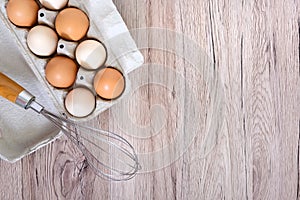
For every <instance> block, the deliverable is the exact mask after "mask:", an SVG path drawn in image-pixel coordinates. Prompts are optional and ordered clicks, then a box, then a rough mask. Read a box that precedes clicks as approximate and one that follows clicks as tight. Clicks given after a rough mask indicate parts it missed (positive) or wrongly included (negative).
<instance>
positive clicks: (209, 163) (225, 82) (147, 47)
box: [0, 0, 300, 200]
mask: <svg viewBox="0 0 300 200" xmlns="http://www.w3.org/2000/svg"><path fill="white" fill-rule="evenodd" d="M114 3H115V4H116V6H117V8H118V9H119V11H120V13H121V15H122V17H123V18H124V21H125V22H126V24H127V25H128V27H129V29H130V30H132V31H133V36H134V39H135V40H136V41H137V44H138V46H139V47H141V52H142V53H143V55H144V57H145V65H144V66H143V67H142V68H140V69H138V70H136V71H134V72H132V73H131V74H130V76H129V77H130V79H131V80H132V86H133V92H132V93H130V95H129V96H128V97H126V98H125V99H124V100H122V101H121V102H120V104H118V105H116V106H114V107H112V108H111V109H110V110H108V111H106V112H104V113H102V114H101V115H100V116H99V117H98V118H97V119H95V120H94V121H93V122H91V124H92V125H93V126H100V127H102V128H107V129H109V130H112V131H116V132H118V133H120V134H122V135H123V136H124V137H126V138H127V139H128V140H129V141H130V142H132V144H133V145H134V146H135V148H136V149H137V153H138V155H139V156H140V157H141V164H142V166H143V169H142V170H141V172H140V173H139V174H138V175H137V176H136V177H135V178H134V179H132V180H130V181H127V182H109V181H105V180H103V179H100V178H98V177H95V175H94V174H93V173H92V171H91V170H90V168H89V167H87V166H86V165H85V163H84V162H81V161H80V159H79V157H80V153H79V152H78V151H77V150H76V148H75V147H74V146H73V145H71V144H70V142H68V141H67V140H66V138H65V137H62V138H60V139H58V140H57V141H55V142H54V143H52V144H51V145H48V146H46V147H44V148H42V149H40V150H38V151H37V152H35V153H33V154H32V155H30V156H27V157H25V158H24V159H22V160H21V161H19V162H16V163H14V164H8V163H6V162H4V161H0V183H1V184H0V191H1V194H0V199H2V200H10V199H11V200H17V199H38V200H42V199H43V200H44V199H50V200H53V199H143V200H144V199H184V200H185V199H272V200H273V199H299V195H300V187H299V180H300V177H299V170H300V167H299V162H300V161H299V152H300V150H299V145H300V143H299V142H300V98H299V97H300V64H299V59H300V41H299V40H300V35H299V31H300V1H297V0H285V1H280V0H277V1H271V0H262V1H244V0H242V1H238V0H233V1H224V0H220V1H212V0H208V1H204V0H200V1H199V0H188V1H180V0H164V1H162V0H126V1H125V0H114ZM99 12H101V11H99ZM149 27H152V28H149ZM174 44H176V45H174ZM174 46H176V47H175V48H176V51H173V52H172V50H174V49H173V47H174ZM203 61H204V62H203ZM165 147H166V148H165Z"/></svg>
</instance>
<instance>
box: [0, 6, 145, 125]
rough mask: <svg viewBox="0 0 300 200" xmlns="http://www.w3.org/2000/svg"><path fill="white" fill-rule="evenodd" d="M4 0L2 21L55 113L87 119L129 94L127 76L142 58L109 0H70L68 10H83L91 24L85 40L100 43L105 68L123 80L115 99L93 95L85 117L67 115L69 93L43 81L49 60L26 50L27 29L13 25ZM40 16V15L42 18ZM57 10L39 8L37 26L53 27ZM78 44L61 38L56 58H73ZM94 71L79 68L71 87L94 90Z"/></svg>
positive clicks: (142, 61)
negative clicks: (92, 105)
mask: <svg viewBox="0 0 300 200" xmlns="http://www.w3.org/2000/svg"><path fill="white" fill-rule="evenodd" d="M7 2H8V1H7V0H5V1H4V2H2V3H1V19H2V20H3V21H4V23H5V25H6V26H7V28H8V29H9V30H10V31H11V33H12V34H13V35H14V36H15V38H16V40H17V43H18V47H19V50H20V52H21V53H22V54H23V56H24V58H25V60H26V62H27V64H28V65H29V66H30V68H31V69H32V71H33V72H34V74H35V75H36V77H37V78H38V80H39V81H40V82H41V84H43V85H44V86H45V87H46V88H47V89H48V91H47V93H49V95H50V96H51V98H52V101H53V102H54V104H55V106H56V108H57V109H58V112H60V113H61V114H62V115H66V116H68V117H69V118H70V119H72V120H74V121H78V120H90V119H92V118H94V117H96V116H97V115H99V114H100V113H101V112H103V111H104V110H106V109H108V108H109V107H111V106H112V105H114V104H115V103H117V102H118V101H120V100H121V99H122V98H123V97H124V96H125V95H126V94H128V93H129V91H130V80H129V78H128V74H129V73H130V72H131V71H133V70H134V69H137V68H138V67H140V66H142V64H143V63H144V58H143V56H142V54H141V53H140V51H139V50H138V48H137V46H136V44H135V42H134V40H133V39H132V37H131V35H130V33H129V30H128V28H127V26H126V25H125V23H124V21H123V19H122V17H121V15H120V14H119V12H118V11H117V8H116V7H115V5H114V4H113V2H112V1H111V0H98V1H94V0H84V1H81V0H69V2H68V7H77V8H79V9H81V10H82V11H84V12H85V13H86V14H87V16H88V18H89V21H90V27H89V30H88V32H87V35H86V37H87V38H94V39H97V40H99V41H101V42H102V43H103V44H104V45H105V47H106V49H107V60H106V63H105V66H112V67H114V68H116V69H118V70H119V71H121V72H122V73H123V76H124V79H125V89H124V92H123V93H122V95H121V96H120V97H119V98H117V99H115V100H110V101H107V100H103V99H101V98H100V97H98V96H96V95H95V96H96V108H95V110H94V112H93V113H92V114H90V115H89V116H87V117H84V118H76V117H73V116H72V115H70V114H68V112H67V111H66V109H65V107H64V98H65V96H66V95H67V93H68V92H69V90H68V89H56V88H54V87H53V86H51V85H50V84H49V83H48V81H47V80H46V78H45V66H46V64H47V62H48V61H49V60H50V58H40V57H37V56H36V55H34V54H33V53H32V52H31V51H30V50H29V48H28V46H27V43H26V37H27V34H28V31H29V30H30V29H29V28H18V27H16V26H15V25H13V24H12V23H11V22H10V21H9V20H8V17H7V13H6V4H7ZM41 13H43V14H42V15H41ZM57 14H58V11H49V10H47V9H44V8H41V9H40V10H39V14H38V24H44V25H47V26H49V27H53V26H54V21H55V17H56V15H57ZM78 44H79V43H77V42H70V41H66V40H63V39H60V40H59V41H58V45H57V55H65V56H68V57H70V58H74V51H75V48H76V46H77V45H78ZM96 72H97V71H89V70H85V69H83V68H82V67H80V68H79V70H78V73H77V78H76V81H75V83H74V85H73V87H79V86H84V87H87V88H89V89H90V90H91V91H94V89H93V85H92V84H93V78H94V76H95V74H96Z"/></svg>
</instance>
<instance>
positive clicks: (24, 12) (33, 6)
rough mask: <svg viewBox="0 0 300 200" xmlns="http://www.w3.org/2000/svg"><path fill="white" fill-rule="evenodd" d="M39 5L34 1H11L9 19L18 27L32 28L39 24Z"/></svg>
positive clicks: (9, 2)
mask: <svg viewBox="0 0 300 200" xmlns="http://www.w3.org/2000/svg"><path fill="white" fill-rule="evenodd" d="M38 10H39V5H38V4H37V3H36V1H34V0H9V1H8V3H7V6H6V12H7V16H8V19H9V20H10V21H11V22H12V23H13V24H15V25H16V26H21V27H30V26H33V25H34V24H35V23H36V22H37V17H38Z"/></svg>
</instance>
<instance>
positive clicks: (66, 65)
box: [45, 56, 77, 88]
mask: <svg viewBox="0 0 300 200" xmlns="http://www.w3.org/2000/svg"><path fill="white" fill-rule="evenodd" d="M45 74H46V79H47V81H48V82H49V83H50V84H51V85H52V86H54V87H57V88H68V87H70V86H71V85H72V84H73V83H74V82H75V79H76V74H77V65H76V63H75V62H74V61H73V60H72V59H70V58H68V57H65V56H56V57H54V58H52V59H51V60H50V61H49V62H48V63H47V65H46V68H45Z"/></svg>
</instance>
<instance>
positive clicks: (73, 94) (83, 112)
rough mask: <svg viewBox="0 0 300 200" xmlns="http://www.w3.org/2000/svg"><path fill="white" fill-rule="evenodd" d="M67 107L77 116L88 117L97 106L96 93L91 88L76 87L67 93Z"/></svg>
mask: <svg viewBox="0 0 300 200" xmlns="http://www.w3.org/2000/svg"><path fill="white" fill-rule="evenodd" d="M65 107H66V109H67V111H68V112H69V113H70V114H71V115H73V116H75V117H86V116H88V115H90V114H91V113H92V112H93V111H94V109H95V107H96V98H95V95H94V94H93V93H92V92H91V91H90V90H89V89H86V88H83V87H78V88H75V89H73V90H71V91H70V92H69V93H68V94H67V96H66V98H65Z"/></svg>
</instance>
